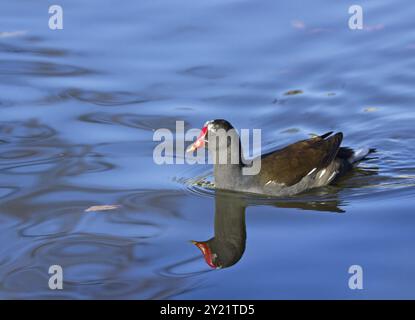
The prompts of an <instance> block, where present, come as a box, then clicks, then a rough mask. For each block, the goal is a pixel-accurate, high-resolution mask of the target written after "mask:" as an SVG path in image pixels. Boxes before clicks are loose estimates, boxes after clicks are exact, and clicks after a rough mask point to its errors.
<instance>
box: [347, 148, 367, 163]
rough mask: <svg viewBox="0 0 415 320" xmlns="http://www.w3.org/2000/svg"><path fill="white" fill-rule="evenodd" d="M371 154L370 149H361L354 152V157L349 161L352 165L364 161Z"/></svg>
mask: <svg viewBox="0 0 415 320" xmlns="http://www.w3.org/2000/svg"><path fill="white" fill-rule="evenodd" d="M369 153H370V149H369V148H361V149H357V150H355V151H354V153H353V155H352V156H351V157H350V158H349V159H348V160H349V162H350V163H355V162H358V161H360V160H362V159H363V158H364V157H366V156H367V155H368V154H369Z"/></svg>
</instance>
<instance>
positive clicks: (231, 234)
mask: <svg viewBox="0 0 415 320" xmlns="http://www.w3.org/2000/svg"><path fill="white" fill-rule="evenodd" d="M245 206H246V205H245V201H243V199H241V198H238V197H233V196H229V195H225V194H219V193H217V194H216V203H215V236H214V237H213V238H211V239H210V240H208V241H192V243H193V244H195V245H196V246H197V247H198V248H199V249H200V251H202V254H203V256H204V257H205V260H206V263H207V264H208V265H209V266H211V267H212V268H226V267H230V266H231V265H233V264H235V263H236V262H238V261H239V259H240V258H241V257H242V254H243V253H244V251H245V241H246V227H245Z"/></svg>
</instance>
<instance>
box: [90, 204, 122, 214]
mask: <svg viewBox="0 0 415 320" xmlns="http://www.w3.org/2000/svg"><path fill="white" fill-rule="evenodd" d="M119 207H120V205H117V204H105V205H101V206H92V207H89V208H88V209H85V212H91V211H107V210H115V209H118V208H119Z"/></svg>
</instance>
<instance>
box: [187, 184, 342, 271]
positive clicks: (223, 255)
mask: <svg viewBox="0 0 415 320" xmlns="http://www.w3.org/2000/svg"><path fill="white" fill-rule="evenodd" d="M256 201H257V200H256V199H255V198H247V197H242V196H239V195H238V194H235V193H233V194H232V193H226V192H223V191H219V190H217V191H216V195H215V236H214V237H213V238H211V239H209V240H207V241H192V243H193V244H194V245H196V246H197V247H198V248H199V249H200V251H201V252H202V254H203V256H204V258H205V261H206V263H207V264H208V265H209V266H211V267H212V268H215V269H217V268H227V267H230V266H232V265H234V264H235V263H237V262H238V261H239V260H240V259H241V257H242V255H243V253H244V251H245V242H246V225H245V209H246V207H247V206H248V205H250V204H257V202H256ZM338 203H339V202H338V201H337V200H335V199H332V200H330V201H327V200H325V201H316V200H313V201H300V200H296V201H284V202H282V201H275V200H274V201H271V202H269V203H268V204H269V205H273V206H276V207H284V208H299V209H302V210H313V211H331V212H343V210H341V209H339V208H338Z"/></svg>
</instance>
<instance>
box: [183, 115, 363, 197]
mask: <svg viewBox="0 0 415 320" xmlns="http://www.w3.org/2000/svg"><path fill="white" fill-rule="evenodd" d="M342 139H343V134H342V133H341V132H339V133H336V134H332V132H328V133H326V134H324V135H321V136H316V137H313V138H311V139H307V140H302V141H299V142H296V143H294V144H291V145H289V146H287V147H285V148H282V149H279V150H276V151H273V152H270V153H268V154H265V155H263V156H261V158H260V160H261V169H260V171H259V173H258V174H256V175H244V174H243V169H244V168H248V167H249V166H250V165H252V164H253V163H254V162H251V164H245V163H244V162H245V161H244V159H243V156H242V150H241V148H240V145H241V142H240V139H239V135H238V133H237V132H236V130H235V129H234V128H233V127H232V125H231V124H230V123H229V122H228V121H226V120H212V121H208V122H206V123H205V125H204V126H203V128H202V131H201V133H200V135H199V137H198V138H197V140H196V141H195V142H194V143H193V144H192V145H190V146H189V147H188V151H194V150H196V149H198V148H200V147H203V146H205V145H206V144H207V147H208V150H209V151H210V152H211V153H212V154H213V160H214V163H215V165H214V176H215V186H216V188H217V189H227V190H235V191H243V192H251V193H259V194H268V195H276V196H287V195H294V194H297V193H300V192H303V191H306V190H308V189H312V188H315V187H320V186H325V185H328V184H329V183H331V182H332V181H333V180H334V179H335V178H336V177H338V176H339V175H341V174H342V173H344V172H346V171H348V170H350V169H351V168H352V167H353V165H354V164H355V163H357V162H358V161H360V160H362V159H363V158H365V157H366V156H367V155H368V154H369V153H370V152H371V150H369V149H364V150H359V151H353V150H352V149H349V148H344V147H340V144H341V142H342ZM236 152H237V154H236V155H235V153H236ZM235 159H236V161H235Z"/></svg>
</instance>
